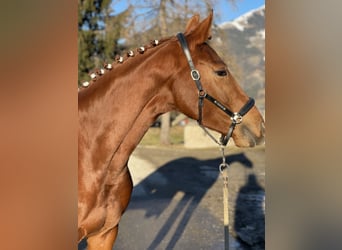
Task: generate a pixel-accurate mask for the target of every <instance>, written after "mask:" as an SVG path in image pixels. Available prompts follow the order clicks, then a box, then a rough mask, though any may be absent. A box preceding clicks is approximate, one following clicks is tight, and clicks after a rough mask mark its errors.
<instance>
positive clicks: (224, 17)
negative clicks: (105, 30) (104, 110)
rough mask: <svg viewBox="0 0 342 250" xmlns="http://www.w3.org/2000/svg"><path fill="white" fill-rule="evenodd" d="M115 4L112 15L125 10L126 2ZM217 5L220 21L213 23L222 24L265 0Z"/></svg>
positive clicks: (223, 1)
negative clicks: (234, 4) (233, 4)
mask: <svg viewBox="0 0 342 250" xmlns="http://www.w3.org/2000/svg"><path fill="white" fill-rule="evenodd" d="M113 2H115V8H113V9H115V12H114V14H117V13H120V12H121V11H123V10H124V9H126V8H127V1H125V0H117V1H113ZM216 2H217V4H216V5H214V6H213V8H214V11H215V9H216V10H219V11H220V14H221V19H220V20H216V22H215V23H223V22H226V21H231V20H233V19H235V18H237V17H239V16H241V15H242V14H244V13H246V12H248V11H250V10H252V9H256V8H259V7H260V6H262V5H264V4H265V0H236V6H232V5H231V4H230V3H228V1H227V0H217V1H216Z"/></svg>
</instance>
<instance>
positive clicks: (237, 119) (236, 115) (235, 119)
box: [177, 33, 254, 146]
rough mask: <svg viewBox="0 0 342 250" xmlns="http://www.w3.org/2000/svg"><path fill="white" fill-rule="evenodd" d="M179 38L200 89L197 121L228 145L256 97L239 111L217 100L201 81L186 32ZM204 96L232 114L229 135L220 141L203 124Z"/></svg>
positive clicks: (224, 144) (229, 114) (222, 143)
mask: <svg viewBox="0 0 342 250" xmlns="http://www.w3.org/2000/svg"><path fill="white" fill-rule="evenodd" d="M177 38H178V40H179V42H180V44H181V47H182V49H183V52H184V55H185V57H186V59H187V60H188V63H189V66H190V69H191V71H190V74H191V78H192V79H193V80H194V81H195V84H196V87H197V89H198V120H197V122H198V124H199V125H200V126H201V127H202V128H203V129H204V131H205V132H206V133H207V134H208V135H209V136H210V137H211V138H212V139H213V140H214V141H215V142H216V143H218V144H219V145H223V146H226V145H227V143H228V141H229V139H230V137H231V136H232V134H233V130H234V128H235V126H236V125H237V124H239V123H241V122H242V117H243V116H244V115H245V114H247V112H248V111H249V110H250V109H251V108H252V107H253V106H254V99H253V98H251V97H250V98H249V100H248V101H247V103H246V104H245V105H244V106H243V107H242V108H241V109H240V111H239V112H232V111H230V110H229V109H228V108H227V107H226V106H224V105H223V104H222V103H220V102H219V101H218V100H216V99H215V98H214V97H212V96H211V95H209V94H208V93H207V92H206V91H205V90H203V87H202V84H201V81H200V78H201V76H200V73H199V72H198V70H197V69H196V68H195V65H194V62H193V61H192V58H191V54H190V50H189V47H188V44H187V42H186V39H185V36H184V34H183V33H178V34H177ZM204 98H206V99H207V100H209V101H210V102H212V103H213V104H214V105H215V106H216V107H218V108H219V109H220V110H222V111H223V112H225V113H226V114H227V115H228V116H230V119H231V121H232V123H231V124H230V126H229V129H228V133H227V135H225V136H223V135H222V137H221V138H220V142H217V140H216V139H215V138H214V137H213V136H212V135H211V134H209V132H208V131H207V130H206V129H205V127H203V125H202V109H203V101H204Z"/></svg>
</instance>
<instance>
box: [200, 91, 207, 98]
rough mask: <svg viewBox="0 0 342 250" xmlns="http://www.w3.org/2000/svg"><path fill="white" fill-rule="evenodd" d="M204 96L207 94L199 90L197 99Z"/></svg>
mask: <svg viewBox="0 0 342 250" xmlns="http://www.w3.org/2000/svg"><path fill="white" fill-rule="evenodd" d="M206 96H207V92H205V90H203V89H201V90H199V91H198V97H199V98H205V97H206Z"/></svg>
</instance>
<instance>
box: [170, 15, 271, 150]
mask: <svg viewBox="0 0 342 250" xmlns="http://www.w3.org/2000/svg"><path fill="white" fill-rule="evenodd" d="M212 19H213V13H212V12H211V13H210V14H209V16H208V17H207V18H206V19H204V20H203V21H202V22H200V21H199V15H195V16H193V17H192V18H191V19H190V20H189V22H188V24H187V26H186V30H185V32H184V35H181V36H182V37H184V40H185V41H186V43H187V47H188V52H189V53H188V52H185V50H186V49H185V48H184V45H182V42H181V41H180V40H181V37H179V36H178V41H177V42H176V44H175V45H174V49H173V51H174V56H175V57H176V58H177V60H175V64H176V65H175V68H176V69H178V70H176V72H177V73H176V74H175V76H176V80H175V81H174V82H173V85H172V89H173V97H174V101H175V104H176V107H177V108H178V109H179V110H180V111H181V112H182V113H184V114H186V115H188V116H189V117H191V118H193V119H195V120H198V121H199V120H200V121H199V122H200V123H201V124H202V125H203V126H205V127H207V128H210V129H213V130H215V131H217V132H219V133H221V134H222V135H226V134H227V133H228V130H229V129H230V127H231V125H232V122H234V121H233V119H232V118H231V117H230V116H229V115H227V113H229V112H230V111H231V113H235V112H239V111H240V110H241V109H242V108H244V109H245V108H246V107H245V106H248V105H249V106H250V107H248V110H247V111H246V114H245V115H244V116H243V119H242V121H241V120H240V121H241V124H237V126H234V127H235V129H234V131H233V133H232V137H233V139H234V142H235V144H236V145H237V146H239V147H248V146H255V145H257V144H260V143H262V142H263V141H264V133H265V126H264V120H263V117H262V116H261V114H260V112H259V111H258V109H257V108H256V107H255V106H254V102H253V103H250V102H249V100H250V98H249V97H248V96H247V95H246V93H245V92H244V91H243V90H242V88H241V87H240V86H239V84H238V83H237V81H236V80H235V78H234V76H233V75H232V74H231V72H230V70H229V68H228V67H227V65H226V64H225V63H224V62H223V60H222V59H221V58H220V57H219V56H218V54H217V53H216V52H215V50H214V49H213V48H211V47H210V45H209V44H208V43H207V40H208V38H210V37H211V25H212ZM187 53H188V54H190V57H189V56H188V57H187V56H186V54H187ZM189 60H190V61H192V62H189ZM191 64H193V65H192V66H191ZM189 66H190V67H189ZM191 67H193V68H192V69H191ZM194 68H195V71H196V72H195V73H196V75H195V77H194V76H192V75H191V74H190V71H191V70H193V69H194ZM197 74H199V75H197ZM196 78H199V81H200V85H201V86H200V87H201V88H202V89H200V87H199V86H198V82H196ZM195 83H196V84H195ZM196 85H197V86H196ZM206 95H208V96H210V98H211V100H210V98H209V97H208V96H206ZM205 96H206V97H208V98H204V97H205ZM201 99H202V100H201ZM200 101H201V102H202V107H198V106H199V104H198V103H199V102H200ZM248 102H249V103H248ZM246 103H247V104H246ZM226 110H228V111H229V112H228V111H226ZM224 111H226V112H224ZM239 119H241V117H239ZM240 121H239V122H238V123H240ZM234 125H235V124H234Z"/></svg>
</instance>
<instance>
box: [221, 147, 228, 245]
mask: <svg viewBox="0 0 342 250" xmlns="http://www.w3.org/2000/svg"><path fill="white" fill-rule="evenodd" d="M220 149H221V153H222V163H221V164H220V166H219V170H220V173H221V175H222V180H223V227H224V249H225V250H229V209H228V207H229V205H228V198H229V193H228V168H229V164H228V163H227V162H226V156H225V154H224V146H223V145H221V146H220Z"/></svg>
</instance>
